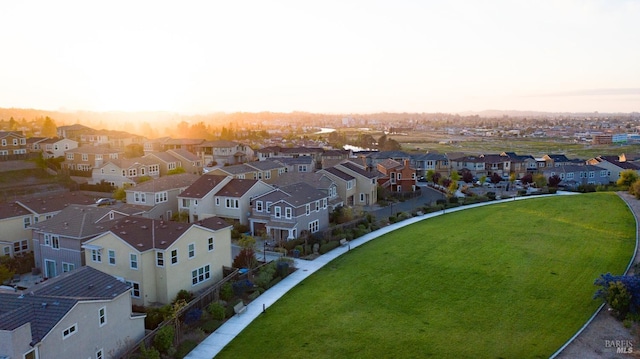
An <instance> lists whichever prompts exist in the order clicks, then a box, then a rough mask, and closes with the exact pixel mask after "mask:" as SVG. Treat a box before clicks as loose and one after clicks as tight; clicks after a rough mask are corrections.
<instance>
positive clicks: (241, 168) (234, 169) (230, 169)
mask: <svg viewBox="0 0 640 359" xmlns="http://www.w3.org/2000/svg"><path fill="white" fill-rule="evenodd" d="M219 170H221V171H224V172H226V173H228V174H230V175H237V174H242V173H249V172H255V171H256V169H255V168H254V167H251V166H247V165H246V164H239V165H232V166H224V167H220V168H219Z"/></svg>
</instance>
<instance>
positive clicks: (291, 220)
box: [249, 182, 329, 241]
mask: <svg viewBox="0 0 640 359" xmlns="http://www.w3.org/2000/svg"><path fill="white" fill-rule="evenodd" d="M328 203H329V196H328V195H327V194H326V193H324V192H322V191H320V190H318V189H315V188H313V186H311V185H310V184H307V183H304V182H301V183H295V184H292V185H289V186H285V187H280V188H276V189H275V190H273V191H271V192H268V193H265V194H263V195H261V196H258V197H256V198H255V199H254V200H253V201H252V208H253V210H252V212H251V216H250V217H249V227H250V231H251V233H253V234H254V235H260V234H266V235H267V236H269V237H270V238H273V239H274V240H276V241H289V240H292V239H296V238H298V237H299V236H300V235H301V234H302V232H303V231H307V232H308V233H311V234H313V233H316V232H319V231H322V230H324V229H326V228H328V226H329V205H328Z"/></svg>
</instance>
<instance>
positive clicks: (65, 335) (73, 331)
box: [62, 323, 78, 339]
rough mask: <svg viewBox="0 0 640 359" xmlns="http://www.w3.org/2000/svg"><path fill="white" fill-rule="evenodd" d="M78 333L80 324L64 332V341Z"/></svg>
mask: <svg viewBox="0 0 640 359" xmlns="http://www.w3.org/2000/svg"><path fill="white" fill-rule="evenodd" d="M77 331H78V323H76V324H74V325H72V326H70V327H69V328H67V329H65V330H63V331H62V339H67V338H69V337H70V336H72V335H74V334H75V333H76V332H77Z"/></svg>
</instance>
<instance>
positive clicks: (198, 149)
mask: <svg viewBox="0 0 640 359" xmlns="http://www.w3.org/2000/svg"><path fill="white" fill-rule="evenodd" d="M194 153H195V154H196V155H197V156H198V158H200V159H201V160H202V161H203V163H204V164H209V163H211V162H217V163H218V164H220V165H235V164H239V163H244V162H247V161H250V160H252V159H253V156H254V153H253V150H252V149H251V147H249V146H247V145H243V144H241V143H238V142H233V141H226V140H217V141H204V142H202V143H200V144H199V145H197V146H195V152H194Z"/></svg>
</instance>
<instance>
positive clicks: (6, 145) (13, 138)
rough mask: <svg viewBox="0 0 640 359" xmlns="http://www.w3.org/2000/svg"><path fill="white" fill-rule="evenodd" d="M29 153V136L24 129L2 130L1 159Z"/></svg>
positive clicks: (0, 138)
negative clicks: (24, 132) (24, 133)
mask: <svg viewBox="0 0 640 359" xmlns="http://www.w3.org/2000/svg"><path fill="white" fill-rule="evenodd" d="M25 154H27V138H26V137H25V136H24V135H23V134H22V131H0V159H5V160H6V159H13V158H15V157H9V156H13V155H25Z"/></svg>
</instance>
